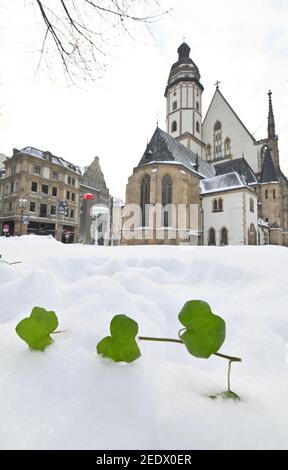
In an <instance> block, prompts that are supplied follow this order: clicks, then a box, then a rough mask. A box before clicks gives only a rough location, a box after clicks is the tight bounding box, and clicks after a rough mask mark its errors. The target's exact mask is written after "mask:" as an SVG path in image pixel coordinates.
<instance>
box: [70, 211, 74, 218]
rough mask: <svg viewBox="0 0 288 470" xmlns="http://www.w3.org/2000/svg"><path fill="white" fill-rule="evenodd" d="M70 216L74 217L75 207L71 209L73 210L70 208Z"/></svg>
mask: <svg viewBox="0 0 288 470" xmlns="http://www.w3.org/2000/svg"><path fill="white" fill-rule="evenodd" d="M70 218H71V219H74V209H71V210H70Z"/></svg>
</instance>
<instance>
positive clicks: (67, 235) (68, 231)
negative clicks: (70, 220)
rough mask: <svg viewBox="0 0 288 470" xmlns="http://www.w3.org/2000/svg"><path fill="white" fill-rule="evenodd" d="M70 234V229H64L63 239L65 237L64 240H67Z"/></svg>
mask: <svg viewBox="0 0 288 470" xmlns="http://www.w3.org/2000/svg"><path fill="white" fill-rule="evenodd" d="M70 233H71V230H70V228H66V230H65V237H66V238H69V237H70Z"/></svg>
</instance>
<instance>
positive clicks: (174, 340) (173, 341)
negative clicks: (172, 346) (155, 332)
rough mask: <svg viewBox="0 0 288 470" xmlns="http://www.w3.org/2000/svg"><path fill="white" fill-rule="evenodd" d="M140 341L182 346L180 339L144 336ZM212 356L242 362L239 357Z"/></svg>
mask: <svg viewBox="0 0 288 470" xmlns="http://www.w3.org/2000/svg"><path fill="white" fill-rule="evenodd" d="M139 340H140V341H153V342H157V343H176V344H184V343H183V341H181V340H180V339H171V338H148V337H145V336H139ZM213 356H217V357H221V358H222V359H227V361H229V362H230V363H231V362H242V359H240V358H239V357H232V356H226V355H225V354H220V353H215V354H213Z"/></svg>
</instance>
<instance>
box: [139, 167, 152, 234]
mask: <svg viewBox="0 0 288 470" xmlns="http://www.w3.org/2000/svg"><path fill="white" fill-rule="evenodd" d="M149 204H150V176H149V175H144V176H143V178H142V181H141V195H140V207H141V214H142V227H146V226H147V225H148V222H149V221H148V214H146V211H147V210H148V208H147V207H146V206H147V205H149Z"/></svg>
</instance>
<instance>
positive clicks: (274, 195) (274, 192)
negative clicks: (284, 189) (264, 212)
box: [273, 189, 276, 199]
mask: <svg viewBox="0 0 288 470" xmlns="http://www.w3.org/2000/svg"><path fill="white" fill-rule="evenodd" d="M273 199H276V189H273Z"/></svg>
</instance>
